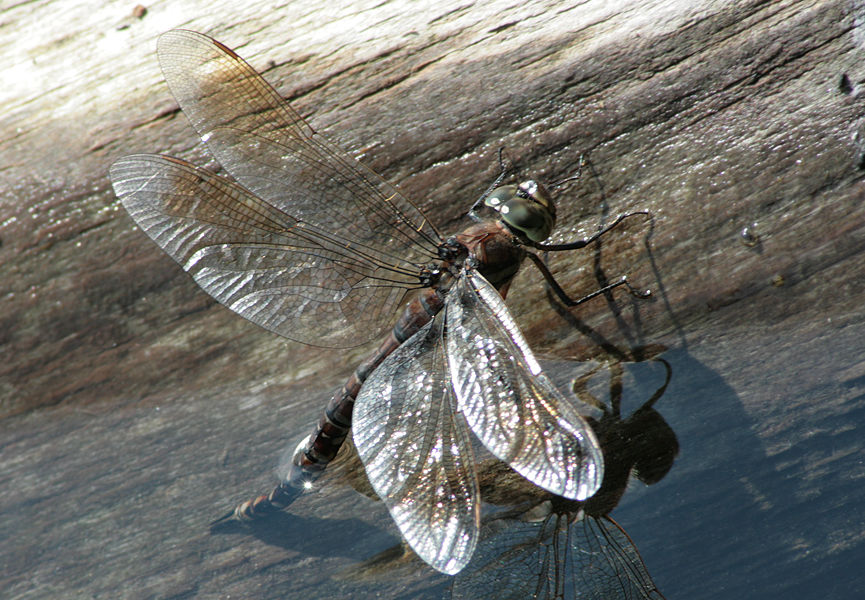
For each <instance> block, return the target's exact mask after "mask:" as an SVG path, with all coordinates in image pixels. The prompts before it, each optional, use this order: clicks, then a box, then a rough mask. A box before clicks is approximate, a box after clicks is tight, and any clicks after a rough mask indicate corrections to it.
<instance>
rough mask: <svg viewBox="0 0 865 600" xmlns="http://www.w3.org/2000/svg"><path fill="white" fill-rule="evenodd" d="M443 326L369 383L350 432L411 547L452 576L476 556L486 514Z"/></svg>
mask: <svg viewBox="0 0 865 600" xmlns="http://www.w3.org/2000/svg"><path fill="white" fill-rule="evenodd" d="M440 321H441V320H440V319H434V320H433V321H432V322H431V323H429V324H427V325H426V326H425V327H424V328H422V329H421V330H420V331H419V332H418V333H417V334H415V335H414V336H412V337H411V338H410V339H408V340H407V341H406V342H405V343H404V344H402V345H401V346H400V347H399V348H398V349H397V350H396V351H394V352H393V354H391V355H390V356H389V357H388V358H387V359H385V361H384V362H383V363H382V364H381V365H380V366H379V367H378V368H377V369H376V370H375V371H373V373H372V375H371V376H370V378H369V379H367V381H366V382H364V384H363V387H362V388H361V391H360V394H359V395H358V398H357V401H356V403H355V406H354V415H353V426H352V432H353V434H352V435H353V439H354V443H355V446H356V447H357V451H358V454H359V455H360V458H361V460H362V461H363V464H364V466H365V468H366V473H367V476H368V478H369V481H370V483H371V484H372V487H373V489H374V490H375V492H376V494H378V496H379V497H380V498H381V499H382V500H383V501H384V503H385V505H386V506H387V508H388V510H389V511H390V514H391V516H392V517H393V519H394V521H396V524H397V526H398V527H399V529H400V531H401V532H402V535H403V537H404V538H405V539H406V541H407V542H408V544H409V545H410V546H411V547H412V549H413V550H414V551H415V552H416V553H417V554H418V556H420V557H421V558H422V559H423V560H424V561H426V562H427V563H428V564H430V565H431V566H432V567H433V568H435V569H437V570H439V571H441V572H443V573H448V574H454V573H457V572H459V571H460V570H461V569H462V568H463V567H464V566H465V565H466V563H467V562H468V560H469V558H470V557H471V555H472V553H473V552H474V549H475V545H476V543H477V536H478V522H479V510H480V509H479V502H478V483H477V477H476V475H475V472H474V466H473V456H472V451H471V441H470V439H469V434H468V428H467V427H466V425H465V422H464V421H463V420H462V417H461V416H460V415H459V414H458V413H457V412H456V410H455V409H456V406H455V401H454V399H453V395H452V393H451V391H450V387H451V386H450V381H449V379H448V376H447V362H446V360H445V358H444V354H443V349H442V344H441V323H440Z"/></svg>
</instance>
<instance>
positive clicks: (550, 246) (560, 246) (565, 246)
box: [528, 210, 653, 252]
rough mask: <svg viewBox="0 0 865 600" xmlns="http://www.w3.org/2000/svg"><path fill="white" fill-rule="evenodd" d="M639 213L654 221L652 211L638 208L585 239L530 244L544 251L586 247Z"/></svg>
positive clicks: (530, 242)
mask: <svg viewBox="0 0 865 600" xmlns="http://www.w3.org/2000/svg"><path fill="white" fill-rule="evenodd" d="M638 215H642V216H644V217H646V218H647V219H648V220H649V221H653V219H652V213H650V212H649V211H647V210H638V211H634V212H631V213H624V214H621V215H619V216H618V217H616V218H615V219H614V220H613V222H612V223H610V224H609V225H607V226H606V227H604V228H602V229H599V230H598V231H597V232H595V234H594V235H591V236H589V237H587V238H586V239H583V240H577V241H575V242H569V243H567V244H542V243H540V242H532V241H529V242H528V244H529V245H530V246H531V247H533V248H535V249H537V250H543V251H544V252H561V251H562V250H579V249H580V248H585V247H586V246H588V245H589V244H591V243H592V242H596V241H598V240H599V239H600V238H601V236H602V235H604V234H605V233H608V232H609V231H612V230H613V229H615V228H616V227H617V226H618V225H619V224H620V223H621V222H622V221H624V220H625V219H630V218H631V217H636V216H638Z"/></svg>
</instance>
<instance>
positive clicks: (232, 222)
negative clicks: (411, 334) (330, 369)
mask: <svg viewBox="0 0 865 600" xmlns="http://www.w3.org/2000/svg"><path fill="white" fill-rule="evenodd" d="M110 174H111V181H112V183H113V185H114V191H115V193H116V194H117V196H118V198H120V200H121V201H122V202H123V205H124V206H125V207H126V210H127V211H129V214H130V215H131V216H132V218H133V219H135V221H136V223H137V224H138V225H139V227H141V229H142V230H144V232H145V233H147V235H149V236H150V237H151V238H152V239H153V240H154V241H155V242H156V243H157V244H159V246H161V247H162V248H163V250H165V251H166V252H167V253H168V254H169V255H171V257H172V258H174V260H176V261H177V262H178V263H180V265H181V266H182V267H183V269H184V270H186V271H187V272H189V273H190V274H191V275H192V276H193V277H194V278H195V281H196V282H197V283H198V284H199V285H200V286H201V287H202V288H203V289H204V290H205V291H207V292H208V293H209V294H210V295H211V296H213V297H214V298H216V300H218V301H219V302H220V303H222V304H224V305H225V306H227V307H228V308H230V309H231V310H233V311H235V312H237V313H238V314H239V315H241V316H243V317H245V318H247V319H249V320H250V321H252V322H254V323H257V324H259V325H261V326H263V327H265V328H267V329H269V330H271V331H273V332H275V333H278V334H280V335H283V336H285V337H287V338H289V339H292V340H296V341H300V342H304V343H307V344H312V345H316V346H326V347H350V346H356V345H359V344H362V343H363V342H365V341H367V340H369V339H371V338H373V337H375V336H377V335H379V333H380V332H381V330H382V328H383V327H384V326H385V325H386V324H387V323H388V321H389V320H390V319H391V317H392V315H393V313H394V312H395V311H396V309H397V308H398V307H399V305H400V303H401V302H402V299H403V297H404V295H405V287H406V286H407V284H406V283H405V282H402V281H400V277H401V275H400V273H399V272H398V271H396V270H395V267H394V266H393V265H391V264H389V263H387V262H386V261H385V260H383V259H382V258H381V257H378V256H375V255H372V254H369V253H367V252H366V251H365V250H364V249H358V248H353V247H351V246H348V247H347V246H346V245H345V244H344V243H342V242H340V241H339V240H335V239H333V238H332V237H331V236H330V235H329V234H328V233H327V232H323V231H321V230H320V229H318V228H316V227H314V226H311V225H309V224H307V223H302V222H300V221H298V220H297V219H295V218H294V217H292V216H291V215H289V214H287V213H285V212H283V211H282V210H280V209H279V208H277V207H275V206H273V205H271V204H269V203H267V202H265V201H263V200H261V199H260V198H257V197H256V196H254V195H252V194H250V193H249V192H248V191H246V190H245V189H243V188H241V187H240V186H238V185H237V184H235V183H232V182H231V181H228V180H226V179H224V178H222V177H218V176H216V175H213V174H211V173H209V172H207V171H204V170H202V169H198V168H197V167H195V166H193V165H190V164H188V163H186V162H183V161H181V160H178V159H174V158H168V157H163V156H153V155H135V156H127V157H125V158H122V159H120V160H118V161H117V162H115V163H114V164H113V165H112V166H111V173H110ZM406 281H410V279H409V278H406ZM414 285H417V278H415V279H414ZM395 286H396V287H395ZM398 286H403V287H398Z"/></svg>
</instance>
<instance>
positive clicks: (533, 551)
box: [451, 358, 679, 600]
mask: <svg viewBox="0 0 865 600" xmlns="http://www.w3.org/2000/svg"><path fill="white" fill-rule="evenodd" d="M651 360H652V361H653V362H659V363H661V364H662V365H663V366H664V368H665V370H666V376H665V380H664V382H663V384H662V385H661V386H660V387H659V388H658V389H657V390H656V391H655V392H654V394H652V396H651V397H650V398H649V399H648V400H646V401H645V402H644V403H643V405H642V406H640V408H638V409H637V410H636V411H634V412H633V413H632V414H631V415H630V416H628V418H627V419H623V418H622V415H621V392H622V375H623V365H622V364H621V363H615V364H612V365H610V391H611V395H610V403H609V405H607V404H605V403H602V402H601V401H600V400H599V399H597V398H595V397H594V396H593V395H592V394H591V392H590V391H589V390H588V388H587V386H586V383H587V381H588V379H589V378H590V376H591V375H592V373H589V374H588V375H586V376H584V377H581V378H578V379H577V380H576V381H575V382H574V392H575V393H576V394H577V395H578V396H579V397H580V398H583V399H584V400H586V401H587V403H589V404H591V405H593V406H596V407H597V408H599V409H600V410H601V416H600V418H597V419H595V418H591V417H590V418H589V422H590V424H591V425H592V427H593V429H594V431H595V433H596V435H597V437H598V440H599V442H600V444H601V448H602V450H603V453H604V461H605V466H606V467H605V471H604V480H603V483H602V485H601V488H600V489H599V490H598V492H597V493H596V494H595V495H594V496H593V497H591V498H589V499H587V500H585V501H576V500H569V499H566V498H562V497H560V496H555V495H552V494H549V493H546V492H542V491H541V490H539V489H538V488H536V487H534V486H531V485H526V482H525V480H523V479H522V478H520V477H518V476H516V475H515V474H514V472H513V471H512V470H510V469H509V468H508V467H507V465H504V464H503V463H501V462H499V461H488V464H485V465H483V466H482V467H480V468H479V470H480V472H481V473H482V477H481V490H482V493H483V494H484V496H485V497H486V499H488V500H490V501H492V502H493V503H496V504H506V503H507V504H510V505H514V504H516V505H515V506H512V507H511V508H510V509H507V510H504V511H502V512H499V513H497V514H494V515H492V517H491V518H489V519H488V520H487V521H486V522H485V523H484V525H483V527H482V535H483V540H484V543H483V544H482V545H481V547H480V549H479V550H478V552H477V554H475V556H474V557H473V560H472V562H471V563H470V564H469V566H468V568H466V569H465V570H464V571H463V572H461V573H460V574H459V575H458V576H457V577H456V578H455V579H454V580H453V584H452V587H451V600H461V599H463V598H472V599H473V600H475V599H483V598H496V599H497V600H499V599H501V600H504V599H506V598H514V599H519V600H523V599H525V598H533V599H537V600H541V599H543V600H547V599H553V598H563V599H564V598H574V599H576V598H584V599H586V600H589V599H597V600H612V599H615V598H621V599H623V600H624V599H628V600H631V599H634V600H636V599H643V600H663V598H664V596H663V595H662V594H661V592H660V591H659V590H658V588H657V586H656V585H655V583H654V581H652V578H651V576H650V575H649V572H648V570H647V568H646V565H645V564H644V562H643V559H642V558H641V557H640V553H639V551H638V550H637V548H636V546H635V545H634V542H633V540H631V538H630V536H628V534H627V533H626V532H625V530H624V529H623V528H622V527H621V525H619V524H618V523H617V522H616V521H615V520H614V519H613V518H612V517H611V516H610V512H612V510H613V509H614V508H615V507H616V506H617V505H618V503H619V501H620V500H621V498H622V496H623V495H624V493H625V490H626V488H627V487H628V482H629V480H630V478H631V477H636V478H637V479H639V480H640V481H642V482H643V483H645V484H647V485H653V484H655V483H658V482H659V481H660V480H661V479H663V478H664V477H665V476H666V475H667V473H669V471H670V469H671V468H672V466H673V462H674V461H675V458H676V456H677V455H678V452H679V442H678V440H677V438H676V434H675V432H674V431H673V429H672V428H671V427H670V425H669V424H668V423H667V422H666V420H664V418H663V417H662V416H661V414H660V413H659V412H658V411H657V410H655V408H654V406H653V405H654V404H655V403H656V402H657V401H658V399H660V398H661V396H663V394H664V393H665V392H666V389H667V386H668V385H669V383H670V379H671V376H672V369H671V367H670V364H669V363H668V362H667V361H665V360H664V359H662V358H653V359H651ZM490 463H491V464H490Z"/></svg>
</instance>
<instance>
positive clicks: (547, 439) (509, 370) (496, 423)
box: [445, 270, 603, 500]
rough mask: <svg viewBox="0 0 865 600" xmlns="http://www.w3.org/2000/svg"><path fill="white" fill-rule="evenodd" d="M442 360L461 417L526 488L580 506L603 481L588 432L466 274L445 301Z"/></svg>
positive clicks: (481, 282)
mask: <svg viewBox="0 0 865 600" xmlns="http://www.w3.org/2000/svg"><path fill="white" fill-rule="evenodd" d="M445 309H446V311H447V333H448V335H447V356H448V362H449V366H450V374H451V380H452V381H453V386H454V391H455V393H456V396H457V405H458V407H459V410H460V411H461V412H462V413H463V414H464V415H465V417H466V420H467V421H468V424H469V427H471V429H472V431H473V432H474V434H475V435H476V436H477V437H478V438H479V439H480V440H481V442H483V444H484V445H485V446H486V447H487V449H489V451H490V452H492V453H493V455H495V456H496V457H498V458H499V459H501V460H503V461H505V462H506V463H508V464H509V465H510V466H511V467H512V468H513V469H514V470H515V471H517V472H518V473H520V474H521V475H522V476H523V477H525V478H526V479H528V480H529V481H531V482H532V483H534V484H536V485H538V486H540V487H542V488H544V489H546V490H549V491H551V492H553V493H554V494H558V495H560V496H564V497H566V498H571V499H576V500H583V499H585V498H588V497H589V496H591V495H592V494H594V493H595V492H596V491H597V490H598V488H599V487H600V485H601V480H602V479H603V455H602V453H601V450H600V447H599V445H598V441H597V439H596V438H595V434H594V433H593V432H592V429H591V427H590V426H589V425H588V423H586V421H585V420H584V419H583V418H582V417H581V416H580V415H579V414H578V413H577V412H576V411H575V410H574V408H573V407H572V406H571V405H570V403H569V401H568V400H566V399H565V398H564V397H563V396H562V394H561V392H559V391H558V389H556V387H555V386H554V385H553V384H552V382H550V380H549V379H548V378H547V377H546V375H544V373H543V372H542V371H541V367H540V365H539V364H538V362H537V360H535V358H534V356H533V355H532V352H531V350H530V349H529V347H528V345H527V344H526V341H525V339H524V338H523V336H522V333H520V330H519V329H518V328H517V326H516V323H515V322H514V320H513V318H512V317H511V316H510V313H508V310H507V308H506V307H505V304H504V301H503V300H502V298H501V296H499V294H498V292H496V290H495V288H494V287H493V286H492V285H490V284H489V283H488V282H487V281H486V280H485V279H484V278H483V277H482V276H481V275H480V274H479V273H477V272H476V271H473V270H467V271H465V273H464V275H463V276H461V277H460V278H459V279H458V281H457V283H456V284H455V285H454V289H452V290H451V292H450V294H448V296H447V301H446V305H445Z"/></svg>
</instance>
